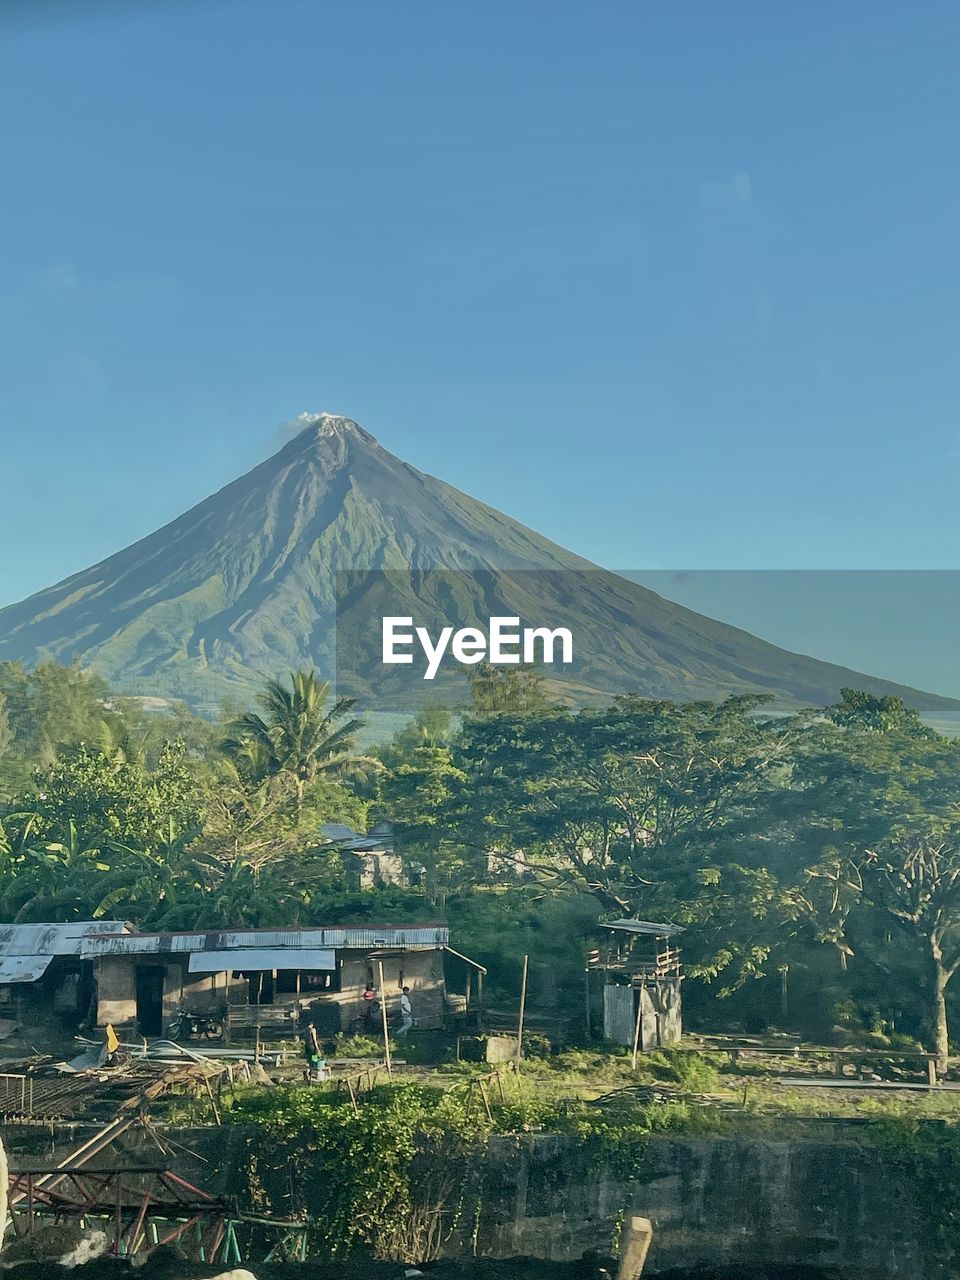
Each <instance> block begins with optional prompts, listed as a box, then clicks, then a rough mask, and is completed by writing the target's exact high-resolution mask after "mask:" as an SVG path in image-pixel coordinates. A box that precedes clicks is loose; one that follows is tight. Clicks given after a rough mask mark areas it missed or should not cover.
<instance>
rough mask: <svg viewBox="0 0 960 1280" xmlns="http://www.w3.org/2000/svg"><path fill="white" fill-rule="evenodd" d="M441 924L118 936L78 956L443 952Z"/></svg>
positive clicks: (91, 942) (89, 944)
mask: <svg viewBox="0 0 960 1280" xmlns="http://www.w3.org/2000/svg"><path fill="white" fill-rule="evenodd" d="M449 933H450V931H449V930H448V929H447V927H446V926H445V925H437V924H430V925H365V926H363V927H362V928H353V927H340V926H337V927H333V928H329V927H321V928H315V929H229V930H223V931H217V930H213V931H210V932H208V933H130V934H124V935H122V936H120V937H103V938H99V937H88V938H85V939H84V942H83V950H82V952H81V954H82V955H83V956H84V957H86V958H92V957H94V956H121V955H144V954H146V955H163V954H168V953H173V954H179V955H182V954H184V953H190V952H194V951H235V950H238V949H240V948H244V947H260V948H274V947H297V948H301V949H302V948H304V947H307V948H309V947H320V948H328V947H333V948H336V949H337V950H358V951H366V950H369V949H370V948H371V947H443V946H446V944H447V941H448V938H449Z"/></svg>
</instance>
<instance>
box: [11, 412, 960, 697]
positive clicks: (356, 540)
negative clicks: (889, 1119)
mask: <svg viewBox="0 0 960 1280" xmlns="http://www.w3.org/2000/svg"><path fill="white" fill-rule="evenodd" d="M300 421H302V422H303V423H304V426H303V429H302V430H301V431H300V432H299V434H298V435H296V436H295V438H293V439H292V440H290V441H289V442H288V443H287V444H286V445H285V446H284V447H283V448H282V449H280V451H279V452H278V453H276V454H275V455H274V456H273V457H271V458H269V459H267V461H265V462H262V463H261V464H260V465H259V466H257V467H255V468H254V469H253V470H252V471H250V472H248V473H247V474H246V475H244V476H241V477H240V478H239V479H237V480H234V481H233V482H232V483H231V484H228V485H227V486H226V487H225V488H223V489H221V490H220V491H219V492H218V493H215V494H213V495H212V496H211V497H209V498H207V499H205V500H204V501H203V502H201V503H199V504H198V505H197V506H195V507H193V508H192V509H191V510H189V511H187V512H186V513H185V514H184V515H182V516H180V517H179V518H178V519H176V520H174V521H173V522H172V523H170V524H168V525H166V526H165V527H164V528H162V529H159V530H158V531H157V532H155V533H152V534H150V535H149V536H148V537H146V538H143V539H142V540H141V541H139V542H136V543H134V544H133V545H132V546H130V547H127V548H126V549H125V550H123V551H119V552H117V553H116V554H115V555H113V556H110V557H109V558H108V559H107V560H104V561H102V562H101V563H100V564H97V565H94V566H93V567H91V568H89V569H85V570H83V571H82V572H80V573H77V574H74V575H73V576H72V577H70V578H67V579H66V580H65V581H63V582H61V583H58V584H57V585H55V586H52V587H48V588H47V589H46V590H44V591H40V592H38V593H37V594H36V595H33V596H31V597H29V598H28V599H26V600H23V601H21V602H20V603H18V604H13V605H9V606H8V607H7V608H5V609H2V610H0V661H2V660H5V659H22V660H23V661H25V662H26V663H28V664H32V663H35V662H37V661H39V660H41V659H42V658H44V657H52V658H56V659H57V660H59V661H61V662H71V661H73V660H79V661H80V662H81V663H82V664H83V665H84V666H88V667H91V668H93V669H94V670H96V671H99V672H100V673H101V674H103V675H104V676H105V677H107V678H108V679H109V680H110V681H111V682H112V683H113V684H114V685H115V686H116V687H117V688H118V689H120V690H122V691H124V692H129V693H137V694H150V695H155V696H161V697H168V698H183V699H185V700H186V701H187V702H189V703H191V704H192V705H194V706H195V707H199V708H201V709H212V708H214V707H215V706H216V705H217V704H218V703H219V702H221V701H222V700H223V699H224V698H230V699H232V700H234V701H237V700H242V701H246V700H248V699H249V698H250V696H251V693H252V691H253V689H254V688H255V687H256V686H257V685H258V684H259V683H260V682H261V680H262V678H263V676H265V675H279V674H283V673H284V672H285V671H287V670H289V669H290V668H294V667H300V666H304V665H308V664H310V665H314V666H316V667H318V668H319V670H320V671H321V672H322V673H323V674H324V675H326V676H329V677H332V675H333V673H334V662H333V659H334V640H335V636H334V620H335V609H336V581H337V575H338V571H341V570H349V571H354V572H355V571H358V570H381V571H383V570H385V571H389V572H390V576H391V577H392V578H393V579H394V580H396V579H397V578H398V576H399V578H401V579H402V581H403V582H404V584H405V592H406V596H407V599H408V600H409V602H410V603H411V606H412V607H409V608H408V607H404V608H402V609H399V610H398V612H400V613H402V614H413V615H414V616H417V615H419V616H418V621H419V622H423V623H424V624H430V626H431V631H432V632H436V631H439V630H440V628H441V627H442V626H443V625H446V624H448V623H449V622H452V621H454V619H452V618H449V617H448V616H447V615H448V611H449V607H450V601H449V600H441V599H439V598H437V599H432V598H430V596H429V587H428V586H427V585H425V584H428V583H429V582H430V581H432V580H433V579H432V576H431V575H429V574H423V573H422V571H423V570H430V569H432V570H436V569H442V570H453V571H469V570H483V571H485V572H484V574H483V575H482V577H483V589H482V592H481V591H479V590H478V591H477V592H476V593H475V594H474V595H471V594H470V592H467V593H466V595H465V596H464V597H463V598H462V599H461V600H460V601H459V602H458V610H459V617H458V618H457V619H456V621H457V624H458V625H459V626H476V625H478V624H479V625H482V622H483V621H485V620H486V619H488V618H489V617H491V616H505V617H512V616H518V617H520V618H522V619H525V620H526V621H531V620H539V619H544V618H549V617H551V616H552V617H563V618H564V619H565V621H566V624H567V625H569V626H570V627H571V628H572V629H573V631H574V633H575V635H576V636H577V644H578V654H579V657H580V659H581V663H580V667H579V669H578V672H577V675H576V682H575V685H574V686H572V687H571V696H572V697H574V698H577V699H579V698H589V697H592V696H596V695H606V694H611V693H621V692H638V693H641V694H644V695H646V696H650V697H663V698H678V699H689V698H712V697H719V696H723V695H725V694H729V693H770V694H773V695H774V696H775V698H776V701H777V703H778V704H779V705H782V706H784V707H789V706H797V705H801V704H806V705H813V706H822V705H825V704H826V703H829V702H832V701H835V700H836V699H837V698H838V697H839V691H840V688H841V686H844V685H853V686H855V687H858V688H862V689H867V690H869V691H871V692H874V693H879V694H899V695H901V696H903V697H905V698H907V700H908V701H909V702H910V703H911V705H913V706H915V707H917V708H918V709H919V710H920V711H922V712H923V713H925V714H929V715H937V714H940V713H946V714H953V713H956V712H958V711H960V704H958V703H956V702H953V701H952V700H951V699H948V698H941V697H937V696H935V695H932V694H923V693H918V692H916V691H913V690H908V689H903V688H901V687H900V686H897V685H895V684H892V683H890V682H888V681H884V680H877V679H872V678H870V677H867V676H863V675H859V674H857V673H855V672H852V671H849V670H846V669H844V668H842V667H837V666H833V665H831V664H829V663H825V662H819V661H817V660H815V659H813V658H806V657H802V656H799V655H797V654H793V653H790V652H787V651H786V650H784V649H780V648H777V647H776V646H774V645H771V644H767V643H766V642H764V641H762V640H759V639H757V638H756V637H754V636H751V635H749V634H748V633H746V632H744V631H740V630H738V629H736V628H735V627H731V626H727V625H725V624H723V623H719V622H714V621H711V620H710V619H709V618H705V617H703V616H702V615H700V614H696V613H693V612H692V611H690V610H688V609H684V608H682V607H681V606H679V605H676V604H673V603H671V602H669V601H667V600H664V599H663V598H662V597H660V596H658V595H656V594H655V593H654V592H652V591H649V590H647V589H646V588H643V587H640V586H638V585H636V584H635V583H632V582H630V581H628V580H626V579H624V578H621V577H618V576H617V575H615V574H613V573H609V572H606V571H604V570H601V569H598V568H597V567H596V566H594V565H592V564H590V562H589V561H587V560H584V559H582V558H581V557H580V556H577V555H575V554H574V553H572V552H569V551H566V550H564V549H563V548H562V547H559V546H557V545H556V544H555V543H553V542H550V541H549V540H547V539H546V538H543V537H541V536H540V535H539V534H537V533H535V532H534V531H533V530H531V529H528V528H526V527H525V526H524V525H522V524H519V523H518V522H516V521H515V520H512V519H510V518H509V517H508V516H505V515H503V514H501V513H500V512H499V511H495V510H493V508H491V507H488V506H486V505H485V504H484V503H482V502H479V501H477V500H476V499H474V498H470V497H467V496H466V495H465V494H463V493H460V492H459V491H458V490H456V489H454V488H452V487H451V486H450V485H447V484H445V483H444V482H443V481H442V480H437V479H435V478H434V477H432V476H429V475H426V474H425V473H423V472H421V471H418V470H416V469H415V468H414V467H411V466H409V465H408V464H407V463H405V462H402V461H401V460H400V459H399V458H396V457H394V456H393V455H392V454H391V453H388V452H387V450H385V449H384V448H382V447H381V446H380V445H379V444H378V443H377V441H376V440H375V439H374V438H373V436H371V435H370V434H368V432H366V431H364V430H363V429H362V428H361V427H359V426H358V425H357V424H356V423H355V422H353V421H351V420H350V419H348V418H343V417H338V416H335V415H333V414H316V415H314V414H309V415H301V419H300ZM511 570H513V571H517V570H524V571H529V570H549V571H551V572H549V573H545V574H543V575H542V576H540V575H538V574H535V573H529V572H524V573H515V574H513V575H511V572H510V571H511ZM556 571H564V572H563V573H558V572H556ZM557 583H562V584H563V586H562V587H559V586H557V585H556V584H557ZM560 591H562V593H563V595H564V596H565V597H566V598H564V599H557V598H556V597H557V593H558V592H560ZM481 595H482V598H481ZM547 597H549V599H548V598H547ZM374 639H375V642H376V648H377V651H378V653H379V648H380V636H379V633H378V634H377V635H376V637H374ZM369 674H370V680H369V685H368V691H369V693H370V696H371V698H376V697H377V696H378V689H377V684H376V678H375V673H373V672H371V673H369Z"/></svg>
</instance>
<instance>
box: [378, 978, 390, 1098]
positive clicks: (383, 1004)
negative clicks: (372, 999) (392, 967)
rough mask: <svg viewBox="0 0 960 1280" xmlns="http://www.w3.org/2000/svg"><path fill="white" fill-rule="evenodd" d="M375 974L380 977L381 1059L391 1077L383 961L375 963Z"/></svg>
mask: <svg viewBox="0 0 960 1280" xmlns="http://www.w3.org/2000/svg"><path fill="white" fill-rule="evenodd" d="M377 972H378V974H379V975H380V1021H381V1022H382V1024H383V1057H384V1061H385V1062H386V1064H387V1075H388V1076H392V1075H393V1064H392V1063H391V1061H390V1029H389V1027H388V1026H387V993H386V992H385V991H384V989H383V961H382V960H378V961H377Z"/></svg>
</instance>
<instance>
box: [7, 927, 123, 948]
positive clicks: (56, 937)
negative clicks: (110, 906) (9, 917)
mask: <svg viewBox="0 0 960 1280" xmlns="http://www.w3.org/2000/svg"><path fill="white" fill-rule="evenodd" d="M126 927H127V926H126V925H125V924H124V923H123V921H122V920H71V921H70V922H69V923H68V924H0V956H77V955H79V954H80V948H81V943H82V942H83V939H84V938H85V937H87V936H89V935H90V934H101V933H103V934H119V933H122V932H123V930H124V929H125V928H126Z"/></svg>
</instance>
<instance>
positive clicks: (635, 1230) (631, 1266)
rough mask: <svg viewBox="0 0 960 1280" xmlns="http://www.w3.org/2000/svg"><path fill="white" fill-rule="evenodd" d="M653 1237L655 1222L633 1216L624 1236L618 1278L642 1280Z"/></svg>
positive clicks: (619, 1279) (618, 1279)
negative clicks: (641, 1276)
mask: <svg viewBox="0 0 960 1280" xmlns="http://www.w3.org/2000/svg"><path fill="white" fill-rule="evenodd" d="M652 1239H653V1223H652V1222H651V1221H650V1219H649V1218H640V1217H636V1216H633V1217H631V1218H630V1225H629V1227H628V1228H627V1231H626V1234H625V1235H624V1238H623V1247H622V1248H621V1250H620V1266H619V1268H618V1270H617V1280H640V1274H641V1272H642V1271H643V1267H644V1263H645V1262H646V1261H647V1254H648V1253H649V1251H650V1241H651V1240H652Z"/></svg>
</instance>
